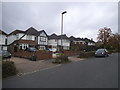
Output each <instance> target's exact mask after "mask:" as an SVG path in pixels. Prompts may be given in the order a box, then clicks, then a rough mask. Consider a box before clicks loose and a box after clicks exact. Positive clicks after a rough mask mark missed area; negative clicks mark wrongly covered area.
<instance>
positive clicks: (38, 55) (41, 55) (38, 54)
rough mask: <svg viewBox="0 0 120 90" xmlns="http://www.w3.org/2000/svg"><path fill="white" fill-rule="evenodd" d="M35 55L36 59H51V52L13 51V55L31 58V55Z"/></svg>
mask: <svg viewBox="0 0 120 90" xmlns="http://www.w3.org/2000/svg"><path fill="white" fill-rule="evenodd" d="M33 55H35V56H36V60H43V59H51V58H52V52H39V51H38V52H28V51H22V50H20V51H18V52H15V53H14V56H17V57H23V58H32V56H33Z"/></svg>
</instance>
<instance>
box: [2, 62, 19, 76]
mask: <svg viewBox="0 0 120 90" xmlns="http://www.w3.org/2000/svg"><path fill="white" fill-rule="evenodd" d="M16 74H17V70H16V67H15V65H14V62H12V61H2V77H3V78H5V77H9V76H12V75H16Z"/></svg>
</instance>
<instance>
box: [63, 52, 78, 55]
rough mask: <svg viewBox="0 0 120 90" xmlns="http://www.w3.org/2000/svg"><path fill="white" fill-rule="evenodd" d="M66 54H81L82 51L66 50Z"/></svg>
mask: <svg viewBox="0 0 120 90" xmlns="http://www.w3.org/2000/svg"><path fill="white" fill-rule="evenodd" d="M64 54H65V55H66V56H73V55H79V54H80V51H64Z"/></svg>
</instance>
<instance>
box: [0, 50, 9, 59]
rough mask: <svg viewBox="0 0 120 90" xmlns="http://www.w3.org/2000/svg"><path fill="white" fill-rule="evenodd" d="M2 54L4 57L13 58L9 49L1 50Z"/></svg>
mask: <svg viewBox="0 0 120 90" xmlns="http://www.w3.org/2000/svg"><path fill="white" fill-rule="evenodd" d="M0 56H1V57H2V59H4V58H11V53H10V52H8V51H7V50H0Z"/></svg>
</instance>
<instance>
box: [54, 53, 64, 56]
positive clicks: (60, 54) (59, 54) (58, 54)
mask: <svg viewBox="0 0 120 90" xmlns="http://www.w3.org/2000/svg"><path fill="white" fill-rule="evenodd" d="M56 55H57V56H62V55H64V53H57V54H56Z"/></svg>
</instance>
